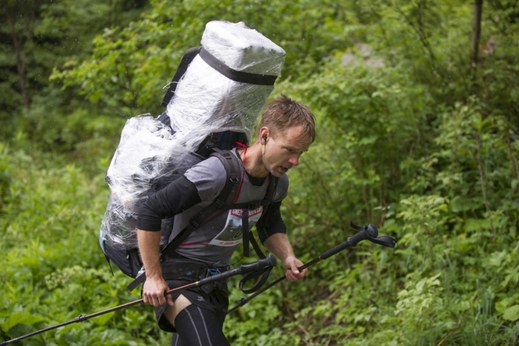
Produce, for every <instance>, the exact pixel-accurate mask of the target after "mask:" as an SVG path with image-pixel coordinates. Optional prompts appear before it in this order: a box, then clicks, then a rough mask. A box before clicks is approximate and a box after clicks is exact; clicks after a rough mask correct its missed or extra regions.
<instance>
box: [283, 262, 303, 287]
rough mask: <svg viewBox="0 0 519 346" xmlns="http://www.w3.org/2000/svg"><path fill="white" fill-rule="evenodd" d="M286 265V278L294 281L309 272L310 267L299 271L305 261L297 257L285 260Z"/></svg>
mask: <svg viewBox="0 0 519 346" xmlns="http://www.w3.org/2000/svg"><path fill="white" fill-rule="evenodd" d="M285 266H286V267H287V271H286V274H285V276H286V278H287V280H288V281H291V282H294V281H298V280H301V279H302V278H303V277H304V276H305V275H306V273H307V271H308V269H303V270H302V271H299V269H297V268H298V267H301V266H303V262H301V261H300V260H298V259H297V258H295V257H290V258H287V259H286V260H285Z"/></svg>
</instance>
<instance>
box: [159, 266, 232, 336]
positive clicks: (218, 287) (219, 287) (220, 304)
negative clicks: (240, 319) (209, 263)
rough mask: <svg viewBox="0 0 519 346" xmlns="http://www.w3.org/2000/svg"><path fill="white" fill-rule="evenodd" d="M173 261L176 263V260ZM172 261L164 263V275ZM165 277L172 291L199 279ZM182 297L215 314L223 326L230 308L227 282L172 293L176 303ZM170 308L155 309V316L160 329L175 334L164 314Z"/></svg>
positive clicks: (212, 283) (164, 306)
mask: <svg viewBox="0 0 519 346" xmlns="http://www.w3.org/2000/svg"><path fill="white" fill-rule="evenodd" d="M171 261H174V259H172V260H171ZM171 261H170V260H169V259H168V260H166V261H164V262H163V264H162V267H163V273H167V272H168V267H171V266H169V264H170V263H172V262H171ZM164 277H165V280H166V283H167V284H168V287H169V288H170V289H173V288H175V287H180V286H183V285H186V284H190V283H193V282H195V281H196V280H198V279H199V278H197V279H192V280H189V279H184V278H182V279H170V278H168V276H167V274H164ZM180 295H183V296H184V297H186V298H187V299H188V300H189V301H190V302H191V304H193V305H196V306H198V307H200V308H202V309H206V310H209V311H211V312H213V313H214V314H215V315H216V316H217V318H218V320H220V321H221V323H222V325H223V321H224V320H225V316H226V315H227V309H228V307H229V291H228V289H227V282H226V281H218V282H211V283H208V284H205V285H202V286H193V287H190V288H187V289H183V290H179V291H175V292H172V293H171V296H172V297H173V301H175V300H176V299H177V298H178V297H179V296H180ZM168 306H169V305H168V304H167V303H166V304H164V305H162V306H160V307H158V308H155V315H156V317H157V322H158V325H159V327H160V329H162V330H164V331H166V332H171V333H174V332H176V330H175V327H173V325H172V324H171V323H170V322H169V320H168V319H167V318H166V316H165V315H164V312H165V310H166V308H167V307H168Z"/></svg>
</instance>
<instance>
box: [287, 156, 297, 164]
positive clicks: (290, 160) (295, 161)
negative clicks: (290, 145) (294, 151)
mask: <svg viewBox="0 0 519 346" xmlns="http://www.w3.org/2000/svg"><path fill="white" fill-rule="evenodd" d="M288 162H289V163H290V164H291V165H292V166H297V165H299V156H293V157H291V158H290V159H289V160H288Z"/></svg>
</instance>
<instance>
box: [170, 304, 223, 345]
mask: <svg viewBox="0 0 519 346" xmlns="http://www.w3.org/2000/svg"><path fill="white" fill-rule="evenodd" d="M175 328H176V330H177V333H175V334H173V339H172V340H171V345H172V346H229V345H230V344H229V341H227V339H226V338H225V335H224V334H223V331H222V328H223V320H221V319H219V318H218V317H217V316H216V314H215V313H214V312H212V311H210V310H208V309H204V308H200V307H198V306H196V305H193V304H191V305H189V306H188V307H186V308H185V309H183V310H182V311H180V312H179V314H178V315H177V317H176V318H175Z"/></svg>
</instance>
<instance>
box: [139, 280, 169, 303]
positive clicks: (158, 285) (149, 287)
mask: <svg viewBox="0 0 519 346" xmlns="http://www.w3.org/2000/svg"><path fill="white" fill-rule="evenodd" d="M168 290H169V287H168V285H167V284H166V281H164V279H162V278H157V279H155V278H151V279H150V278H146V281H145V282H144V287H143V291H142V298H143V301H144V303H145V304H150V305H153V306H154V307H159V306H161V305H164V304H165V303H166V302H167V303H168V305H169V306H173V298H172V297H171V295H170V294H166V293H167V292H168Z"/></svg>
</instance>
